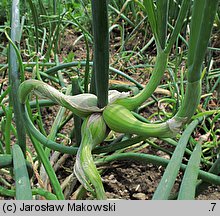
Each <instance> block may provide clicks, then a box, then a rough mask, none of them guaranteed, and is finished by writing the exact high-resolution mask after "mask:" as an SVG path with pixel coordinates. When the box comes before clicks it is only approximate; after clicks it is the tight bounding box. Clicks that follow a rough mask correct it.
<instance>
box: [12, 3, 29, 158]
mask: <svg viewBox="0 0 220 216" xmlns="http://www.w3.org/2000/svg"><path fill="white" fill-rule="evenodd" d="M19 4H20V1H19V0H13V1H12V8H11V32H10V38H9V42H10V45H9V83H10V86H11V91H10V103H11V105H12V106H13V110H14V116H15V124H16V129H17V134H18V144H19V145H20V147H21V149H22V152H23V154H24V156H25V157H26V133H25V130H24V128H23V119H22V115H21V104H20V101H19V97H18V88H19V85H20V81H23V80H24V74H23V71H22V67H23V65H22V62H21V61H19V60H21V59H19V57H20V56H19V52H18V48H17V47H16V45H19V42H20V34H21V32H20V13H19V11H20V9H19ZM18 61H19V63H18ZM19 67H20V70H19Z"/></svg>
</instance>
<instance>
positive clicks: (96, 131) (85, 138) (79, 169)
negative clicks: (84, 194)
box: [74, 114, 107, 200]
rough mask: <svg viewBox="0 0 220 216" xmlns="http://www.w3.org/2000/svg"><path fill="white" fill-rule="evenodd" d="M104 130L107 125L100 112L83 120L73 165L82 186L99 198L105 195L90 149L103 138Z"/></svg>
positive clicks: (103, 197) (105, 130)
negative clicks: (79, 141)
mask: <svg viewBox="0 0 220 216" xmlns="http://www.w3.org/2000/svg"><path fill="white" fill-rule="evenodd" d="M106 132H107V127H106V124H105V122H104V120H103V117H102V115H101V114H92V115H91V116H89V117H88V118H86V119H85V120H84V122H83V125H82V132H81V134H82V141H81V144H80V147H79V150H78V152H77V156H76V163H75V166H74V172H75V175H76V176H77V178H78V180H79V181H80V182H81V184H82V185H83V186H84V188H85V189H87V190H88V191H90V192H91V193H92V194H94V195H95V196H96V197H97V199H101V200H103V199H106V195H105V191H104V187H103V185H102V180H101V176H100V174H99V172H98V170H97V168H96V166H95V163H94V160H93V157H92V150H93V148H94V147H95V146H96V145H98V144H100V143H101V142H102V141H103V140H104V139H105V137H106ZM91 184H92V185H91ZM93 187H94V189H93Z"/></svg>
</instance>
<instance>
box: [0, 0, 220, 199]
mask: <svg viewBox="0 0 220 216" xmlns="http://www.w3.org/2000/svg"><path fill="white" fill-rule="evenodd" d="M28 2H29V4H30V6H31V8H32V10H33V11H35V10H36V8H35V6H34V4H33V2H32V1H31V0H29V1H28ZM40 2H41V1H40ZM114 2H115V1H114ZM137 2H138V3H139V7H140V8H142V9H143V13H144V14H145V16H146V17H147V20H148V22H149V24H150V27H151V30H152V32H153V37H154V41H155V44H156V51H157V56H156V63H155V65H154V69H153V72H152V75H151V77H150V79H149V81H148V83H147V84H146V86H145V87H142V86H141V85H139V87H140V86H141V88H142V89H141V90H140V92H139V93H137V94H135V95H131V94H130V93H126V92H119V91H117V90H109V71H113V72H115V73H119V72H118V71H117V70H115V69H112V68H111V67H109V20H108V19H109V17H108V1H107V0H92V1H91V9H92V25H93V53H94V59H93V63H91V64H90V63H89V61H88V59H87V61H86V62H84V63H82V64H84V66H87V69H88V66H89V64H90V66H92V65H93V72H92V74H91V76H90V74H89V73H88V72H89V71H88V70H87V72H86V75H85V79H84V81H85V82H86V84H85V85H83V86H84V87H85V88H84V92H82V91H81V90H80V88H79V86H77V85H78V83H79V82H78V80H77V78H76V77H75V78H74V79H72V80H73V82H72V84H73V85H76V86H72V89H73V91H72V95H69V94H64V93H62V92H61V91H59V90H57V89H56V88H55V87H53V86H52V85H49V84H47V82H46V79H50V77H52V78H51V81H52V82H56V81H57V83H61V82H60V79H61V78H62V74H61V73H59V70H61V69H62V68H68V67H73V66H74V64H75V65H77V64H80V63H79V62H77V63H74V62H72V63H67V64H61V65H59V66H55V67H54V68H51V69H49V70H45V71H44V72H41V73H39V75H41V74H42V78H41V77H40V76H37V79H26V80H24V77H20V76H19V73H18V70H19V65H20V70H23V69H22V68H23V62H22V60H21V55H20V52H19V43H18V42H19V41H17V40H16V37H15V36H16V35H18V34H16V31H17V30H19V13H18V11H19V1H18V0H13V6H12V20H11V35H10V37H8V39H9V41H10V49H9V54H10V55H9V69H10V70H9V73H10V85H11V91H10V100H11V101H12V102H11V103H10V105H9V107H13V111H14V116H15V120H16V121H15V122H16V129H17V140H18V141H17V143H18V144H19V146H20V147H19V146H18V145H17V144H14V145H13V147H12V154H11V152H10V147H9V146H10V143H8V144H7V148H8V151H7V152H6V153H4V154H2V155H0V168H4V167H6V166H7V167H14V170H13V171H14V177H15V181H16V183H17V181H20V180H22V183H23V185H18V184H15V187H16V190H15V191H14V190H7V189H6V190H5V189H4V188H2V187H0V194H3V195H9V196H14V195H15V196H16V198H17V199H31V198H32V194H34V193H35V194H36V193H38V194H43V196H45V197H46V198H48V199H64V198H65V197H64V195H63V192H62V188H61V186H60V184H59V181H58V179H57V176H56V174H55V172H54V170H53V167H52V166H51V164H50V161H49V159H48V156H49V154H48V149H49V151H50V150H54V151H57V152H60V153H65V154H70V155H76V159H75V165H74V174H75V176H76V177H77V179H78V180H79V182H80V183H81V184H82V186H83V187H84V189H86V190H87V191H89V192H90V193H91V194H92V195H93V196H94V198H96V199H106V194H105V188H104V186H103V183H102V178H101V173H102V170H99V169H98V168H97V167H98V166H99V165H101V164H103V163H107V162H110V161H113V160H120V159H131V160H132V159H133V160H139V161H144V162H147V163H149V162H150V163H153V164H157V165H163V166H167V167H166V170H165V173H164V175H163V177H162V179H161V182H160V184H159V186H158V187H157V189H156V191H155V194H154V196H153V199H168V198H169V196H170V191H171V189H172V187H173V184H174V182H175V179H176V176H177V174H178V172H179V169H182V170H186V171H185V174H184V177H183V183H182V185H181V187H180V191H179V195H178V199H193V198H195V191H196V186H197V179H198V178H201V179H202V180H203V181H205V182H209V183H215V184H220V177H219V176H217V175H215V174H210V173H208V172H204V171H200V170H199V164H200V159H201V144H200V143H198V144H197V145H196V147H195V149H194V151H193V153H192V154H191V157H190V160H189V163H188V165H184V164H182V158H183V156H184V152H185V149H186V145H187V143H188V142H189V138H190V136H191V133H192V132H193V131H194V129H195V127H196V126H197V125H198V124H199V123H200V121H201V118H196V119H195V120H194V121H192V122H191V120H192V117H193V116H194V113H195V111H196V109H197V107H198V105H199V102H200V98H201V82H202V71H203V61H204V57H205V53H206V50H207V47H208V43H209V39H210V35H211V31H212V27H213V23H214V19H215V15H216V11H217V8H218V3H219V1H218V0H212V1H208V0H194V1H193V5H192V15H191V21H190V26H189V29H190V35H189V42H188V55H187V83H186V89H185V94H184V95H182V101H180V106H179V107H178V109H177V110H178V111H177V112H176V113H175V115H174V116H173V117H171V118H170V119H168V120H166V121H164V122H160V123H151V122H149V121H148V120H147V119H145V118H144V117H142V116H140V115H138V114H137V113H135V111H136V110H137V109H138V108H139V107H140V106H141V105H142V104H143V103H145V102H146V101H147V99H148V98H150V97H152V95H153V93H154V92H155V90H156V88H157V87H158V85H159V84H160V81H161V79H162V78H163V76H164V73H165V71H166V69H167V66H168V60H169V57H170V53H171V50H172V48H173V46H174V44H175V42H176V41H177V38H178V37H179V34H180V32H181V29H182V27H183V25H184V23H185V19H186V15H187V13H188V10H189V6H190V5H191V3H192V2H191V1H190V0H183V1H182V3H181V6H180V10H179V13H178V17H177V20H176V22H175V25H174V29H173V31H172V32H171V34H170V35H168V20H169V8H170V7H169V2H170V1H169V0H168V1H164V0H157V1H156V2H155V1H153V0H143V2H142V1H137ZM54 8H55V6H54ZM133 9H134V8H133ZM14 12H15V13H14ZM54 13H56V10H54ZM33 15H34V24H35V32H38V20H37V15H36V13H33ZM60 22H61V20H59V24H60ZM79 25H80V24H78V26H79ZM6 34H7V33H6ZM19 34H20V32H19ZM85 35H86V34H85V31H84V37H85ZM36 40H37V42H36V46H37V48H36V51H37V52H38V49H39V41H38V34H36ZM85 40H86V41H87V39H85ZM87 42H88V41H87ZM87 42H86V43H87ZM49 49H50V50H51V49H52V43H51V46H50V47H49ZM16 51H17V52H16ZM87 51H88V49H87ZM48 56H49V54H48V53H47V55H46V58H48ZM87 57H88V58H89V56H88V55H87ZM18 63H19V64H18ZM36 64H37V65H39V64H38V59H37V63H36ZM21 72H23V71H20V73H21ZM56 73H57V76H53V74H56ZM22 74H23V73H21V75H22ZM43 74H44V78H43ZM121 74H123V73H121ZM124 76H125V77H128V76H127V75H124ZM57 77H58V80H57ZM89 77H91V82H90V84H91V85H90V93H88V92H89V91H88V83H87V82H88V80H89ZM129 79H130V81H132V82H134V83H136V84H137V82H136V81H135V80H133V79H132V78H129ZM61 80H62V83H63V87H64V86H65V83H64V81H63V79H61ZM20 82H21V84H20ZM67 89H68V88H67ZM69 89H70V88H69ZM76 89H78V90H76ZM75 90H76V91H75ZM183 91H184V90H183ZM67 93H68V91H67ZM33 94H34V95H36V96H37V98H46V99H47V100H45V99H44V101H43V100H42V99H40V100H39V103H38V101H37V102H35V107H37V106H38V105H39V104H40V102H41V103H42V104H47V105H49V106H50V105H54V104H56V105H60V106H62V107H64V108H65V109H67V110H69V111H70V112H71V113H72V115H70V118H71V117H74V122H75V129H76V130H77V131H78V133H79V131H80V129H81V136H79V138H77V142H78V143H77V145H65V144H64V143H57V142H56V140H55V134H56V133H57V131H58V130H59V128H58V125H54V127H52V132H51V133H50V135H49V136H47V135H46V134H45V132H44V131H43V129H42V128H40V127H39V129H38V127H36V126H35V122H34V118H33V114H32V107H34V103H33V101H32V105H31V103H30V100H31V96H32V95H33ZM64 111H65V110H62V112H59V116H58V117H57V118H56V120H55V122H56V124H59V125H60V124H62V122H61V119H62V118H61V117H62V116H63V115H64ZM60 113H63V114H62V116H61V114H60ZM7 115H8V116H10V115H12V112H10V111H8V112H7ZM8 121H10V122H11V118H8ZM81 121H82V124H81ZM10 122H9V123H8V124H9V126H10ZM190 122H191V123H190ZM188 123H189V124H188ZM40 124H42V123H40ZM76 124H78V125H76ZM23 125H24V126H25V129H26V131H27V134H28V136H29V137H30V139H31V141H32V143H33V146H34V148H35V150H36V152H37V155H38V158H39V160H40V162H41V163H42V164H43V166H44V168H45V171H46V173H47V175H48V177H49V180H50V184H51V186H52V189H53V191H52V192H53V193H49V192H48V193H47V191H45V189H43V191H42V190H37V189H32V188H31V185H30V181H29V176H28V169H27V167H29V166H30V165H29V163H28V162H27V161H26V160H25V158H26V157H25V156H26V143H25V130H24V128H23ZM184 127H185V130H184V132H183V133H182V135H181V132H182V130H183V129H184ZM77 128H78V129H77ZM10 130H11V129H10V128H9V131H10ZM114 132H117V133H122V134H126V135H129V136H130V139H127V140H126V139H124V140H123V139H121V138H120V137H119V138H116V139H115V140H114V141H113V142H112V144H110V145H107V146H100V144H101V143H103V142H104V141H105V140H107V139H108V136H110V135H109V134H111V133H114ZM177 135H178V136H179V137H180V139H179V142H178V144H177V146H176V149H175V151H174V152H173V153H172V158H171V160H169V161H168V160H165V159H163V158H161V157H157V156H154V155H147V154H146V155H144V154H138V153H120V151H119V152H117V151H116V150H119V149H124V148H125V147H128V146H131V145H133V144H136V143H139V142H140V141H145V140H147V139H148V138H150V137H154V138H159V139H164V138H173V137H175V136H177ZM132 136H133V137H132ZM7 137H9V136H8V135H7ZM2 149H3V148H2ZM22 152H23V154H22ZM111 152H114V153H113V154H112V155H105V153H111ZM99 153H102V154H104V158H102V159H100V158H99V159H97V158H96V156H95V154H99ZM16 161H17V163H16ZM18 163H22V164H21V166H20V167H19V169H21V171H20V172H18V167H17V166H18ZM192 173H193V174H192ZM30 177H31V176H30ZM23 180H24V181H23ZM24 184H26V185H27V187H26V188H25V193H23V194H22V193H21V191H22V190H24V188H23V186H24ZM189 184H190V185H191V187H188V185H189ZM189 188H190V191H191V192H192V193H190V194H188V191H189ZM36 190H37V192H36Z"/></svg>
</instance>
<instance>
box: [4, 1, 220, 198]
mask: <svg viewBox="0 0 220 216" xmlns="http://www.w3.org/2000/svg"><path fill="white" fill-rule="evenodd" d="M201 1H202V3H203V4H201ZM201 1H200V0H194V1H189V0H183V1H180V0H175V1H174V0H169V1H163V0H157V1H153V0H143V1H141V0H135V1H130V0H127V1H120V0H109V1H105V0H100V1H87V0H78V1H76V0H64V1H61V0H60V1H55V0H28V1H27V3H28V4H24V2H19V1H18V0H14V1H12V5H10V2H8V1H5V0H4V1H1V2H0V9H2V8H4V7H5V8H7V9H6V10H0V18H1V20H3V21H2V23H1V24H0V35H1V41H0V43H1V47H0V50H1V51H2V53H1V54H2V55H1V57H2V58H0V62H3V64H0V76H1V77H0V78H1V79H0V81H1V82H0V117H1V120H0V128H1V131H0V168H1V169H3V172H2V173H3V174H0V175H7V178H6V179H10V181H9V182H7V180H4V181H3V183H2V184H3V185H2V186H1V187H0V194H1V195H3V196H6V197H7V196H8V197H15V198H16V199H31V198H32V196H33V195H40V196H43V197H45V198H46V199H69V198H70V196H71V195H72V194H73V193H74V196H75V197H80V198H81V199H84V198H85V196H86V195H90V196H92V197H93V198H94V199H106V198H107V197H106V194H105V187H104V186H103V183H102V178H101V175H102V173H103V172H104V171H105V168H103V166H101V165H103V164H106V163H108V164H109V166H111V165H110V162H112V161H115V160H134V161H137V162H144V163H152V164H155V165H162V166H164V167H166V170H165V172H164V175H163V177H162V179H161V182H160V184H159V185H158V187H157V189H156V191H155V193H154V196H153V199H169V198H170V192H171V190H172V187H173V185H174V183H175V180H176V177H177V175H178V174H179V170H182V171H185V172H184V177H183V179H182V181H181V186H180V190H179V194H175V196H174V197H175V198H177V199H194V198H195V196H197V195H198V193H199V192H201V191H202V190H203V186H204V185H205V186H206V185H207V184H208V183H209V184H210V183H213V184H217V185H220V177H219V176H218V174H219V173H220V170H219V166H217V165H216V164H217V163H218V160H217V158H218V157H219V150H218V145H219V135H218V133H219V129H218V128H217V126H216V125H217V123H218V121H219V119H220V112H219V108H218V107H217V106H218V102H217V99H216V98H217V96H216V95H215V91H216V92H217V91H218V86H219V83H220V79H219V74H220V70H219V64H218V62H217V61H215V57H216V55H217V54H216V53H217V52H219V49H218V48H216V47H211V46H212V45H213V43H212V41H211V40H210V38H211V39H212V40H213V41H214V44H215V43H217V42H216V41H217V39H216V37H217V36H216V35H215V33H216V32H217V31H218V30H219V9H218V4H219V1H218V0H213V1H212V2H210V1H208V0H201ZM18 3H20V4H18ZM18 5H19V7H18ZM11 6H12V10H11V9H10V8H11ZM15 9H16V10H15ZM19 9H20V10H19ZM29 11H31V12H29ZM15 12H16V13H15ZM19 12H20V14H19ZM9 16H10V17H12V19H10V18H9ZM9 23H10V27H9ZM213 24H214V26H215V27H214V30H212V29H213ZM9 31H10V34H9V33H8V32H9ZM79 50H80V51H81V52H80V54H79V53H78V51H79ZM3 51H4V52H3ZM6 51H8V55H6ZM6 56H7V60H5V58H6ZM204 60H205V61H204ZM116 68H117V69H116ZM203 77H204V78H203ZM116 79H117V80H116ZM202 79H203V80H202ZM8 80H9V81H8ZM125 80H126V81H125ZM202 85H204V86H205V88H202ZM205 89H206V91H205ZM89 92H90V93H89ZM201 96H202V97H201ZM45 98H46V99H45ZM211 103H212V104H215V106H214V108H213V107H211V106H210V104H211ZM53 105H58V106H60V108H59V111H58V112H57V113H56V114H55V113H54V112H55V111H54V110H53V111H52V115H53V116H55V115H56V117H55V120H54V122H53V124H52V126H51V128H50V129H48V128H47V127H46V122H44V121H45V119H46V118H51V117H50V115H51V113H50V112H49V110H50V107H52V106H53ZM44 107H49V109H48V108H44ZM45 113H46V114H45ZM14 120H15V124H14ZM71 122H74V123H73V124H71V126H70V127H71V128H70V130H69V131H68V132H67V129H68V127H69V126H68V125H69V124H70V123H71ZM182 130H183V133H182ZM2 131H3V132H2ZM26 132H27V135H28V136H29V138H30V142H31V143H32V144H33V145H32V146H33V149H31V150H30V149H29V145H27V144H26V142H25V141H26ZM118 133H120V134H118ZM203 134H204V135H203ZM201 135H203V136H202V137H203V139H202V141H201V140H199V141H198V137H199V136H201ZM61 140H62V141H61ZM161 142H166V143H167V145H171V146H173V148H175V150H174V151H173V152H172V151H171V150H167V149H166V148H165V147H163V146H160V144H161ZM15 143H18V144H19V145H18V144H15ZM201 143H202V145H201ZM103 144H104V145H103ZM149 145H150V146H151V148H153V149H154V150H155V151H157V150H160V151H163V152H165V153H167V154H169V155H170V156H171V159H170V160H167V159H164V158H162V157H159V156H155V155H153V154H145V153H139V151H140V150H142V149H143V148H146V147H147V146H149ZM11 146H12V151H11ZM70 155H71V157H70ZM26 156H27V158H26ZM67 157H68V159H67V160H68V162H69V161H71V164H74V166H72V167H70V168H71V171H70V172H72V173H71V174H70V175H69V176H67V178H66V179H65V180H64V179H62V181H61V179H60V178H58V176H60V173H58V172H57V167H58V169H59V168H60V167H61V166H60V164H61V163H62V161H63V160H66V158H67ZM183 157H185V158H187V159H188V160H189V162H188V164H186V163H185V160H183ZM27 161H30V162H31V164H32V165H33V164H34V165H35V166H34V167H33V169H32V167H31V166H32V165H30V162H27ZM99 166H101V167H100V168H99ZM208 169H209V171H208V172H207V171H204V170H208ZM33 170H34V173H35V176H36V178H35V176H34V178H30V177H31V176H32V175H33ZM12 171H14V175H12ZM64 171H66V172H65V177H66V174H67V173H68V172H69V171H68V170H64ZM73 173H74V174H73ZM61 177H63V176H61ZM0 178H1V176H0ZM76 178H77V179H78V182H79V183H80V184H81V186H80V187H78V188H76V187H77V186H78V185H80V184H72V183H73V182H76ZM198 179H200V182H199V183H200V184H198ZM20 182H21V183H22V184H18V183H20ZM35 182H37V183H38V184H36V185H35V184H34V183H35ZM61 182H62V183H61ZM25 185H27V187H26V188H25ZM30 185H31V187H32V188H31V187H30ZM38 185H39V186H38ZM73 185H74V186H73ZM82 186H83V187H84V189H82ZM14 187H15V190H14ZM36 187H37V188H36ZM85 189H86V190H87V192H88V194H86V193H85ZM49 190H51V192H49ZM74 190H75V191H74ZM23 191H24V193H22V192H23ZM33 198H35V197H33Z"/></svg>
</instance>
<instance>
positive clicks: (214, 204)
mask: <svg viewBox="0 0 220 216" xmlns="http://www.w3.org/2000/svg"><path fill="white" fill-rule="evenodd" d="M211 205H213V206H212V211H214V208H215V206H216V203H211Z"/></svg>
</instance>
